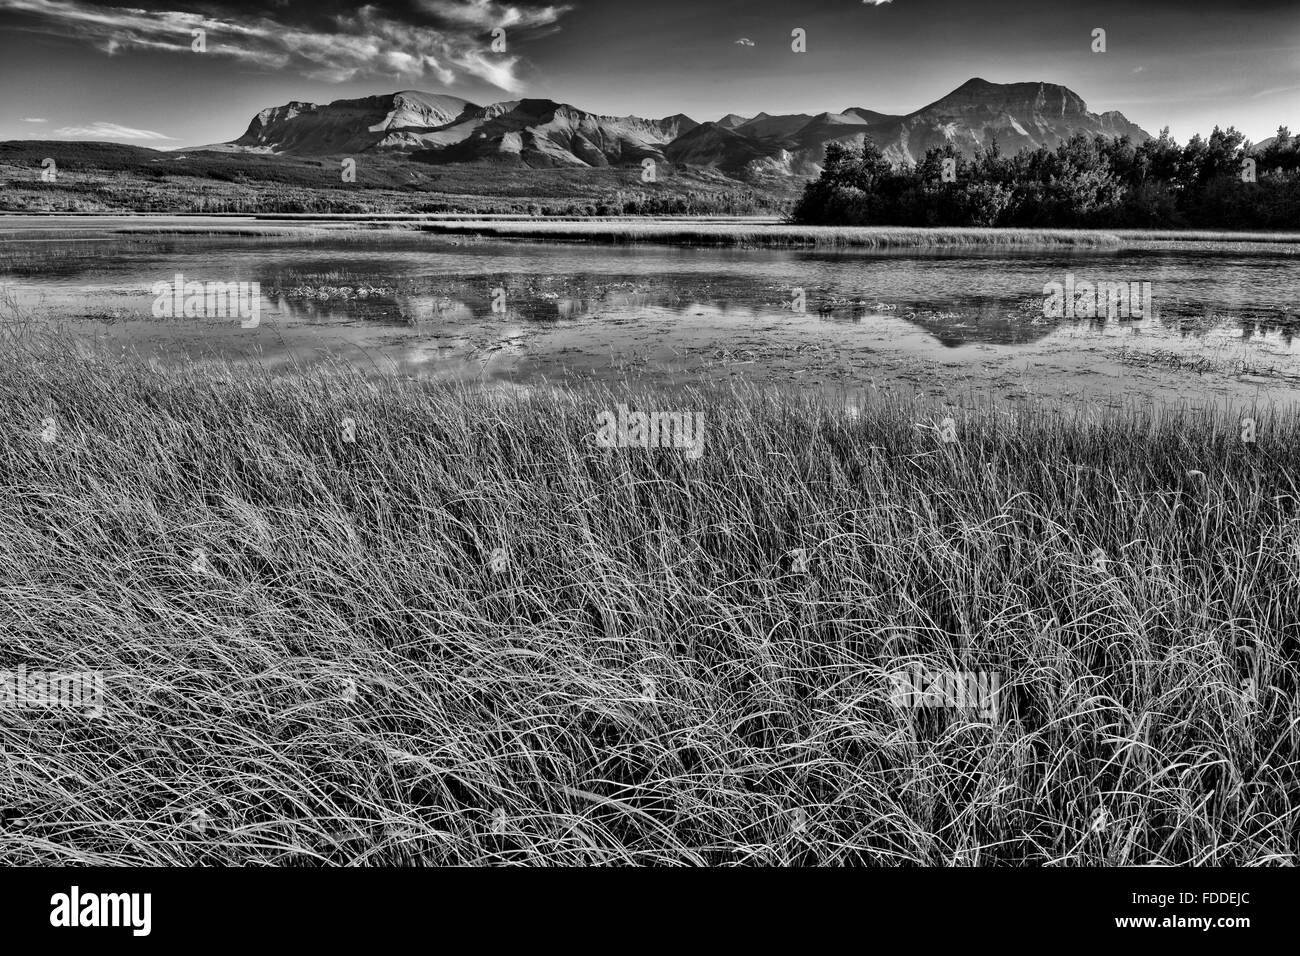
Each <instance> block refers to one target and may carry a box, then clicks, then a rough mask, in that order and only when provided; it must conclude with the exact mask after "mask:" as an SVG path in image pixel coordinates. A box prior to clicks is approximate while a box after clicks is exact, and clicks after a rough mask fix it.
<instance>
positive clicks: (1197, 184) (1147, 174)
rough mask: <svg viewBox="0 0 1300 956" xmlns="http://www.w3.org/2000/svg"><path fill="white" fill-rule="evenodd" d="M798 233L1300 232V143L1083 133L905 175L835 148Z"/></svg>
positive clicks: (949, 154) (904, 170)
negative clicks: (877, 229) (863, 228)
mask: <svg viewBox="0 0 1300 956" xmlns="http://www.w3.org/2000/svg"><path fill="white" fill-rule="evenodd" d="M792 216H793V219H794V221H795V222H800V223H813V224H822V225H889V226H1020V227H1043V228H1050V227H1115V228H1121V227H1127V228H1147V229H1159V228H1196V229H1211V228H1213V229H1294V228H1298V227H1300V136H1292V135H1291V132H1290V130H1289V129H1288V128H1287V127H1285V126H1283V127H1281V128H1279V129H1278V131H1277V136H1276V137H1275V138H1274V139H1273V141H1272V142H1271V143H1269V144H1268V145H1267V146H1266V147H1264V148H1263V149H1252V148H1251V145H1250V143H1249V142H1248V141H1247V140H1246V138H1245V137H1244V136H1243V135H1242V134H1241V133H1240V132H1238V131H1237V130H1236V129H1235V128H1233V127H1229V128H1228V129H1227V130H1222V129H1220V128H1219V127H1217V126H1216V127H1215V128H1214V132H1213V133H1211V134H1210V136H1209V138H1208V139H1205V138H1202V137H1201V136H1200V134H1197V135H1195V136H1193V137H1192V139H1191V140H1190V141H1189V142H1188V143H1187V144H1186V145H1184V146H1179V145H1178V143H1176V142H1175V141H1174V139H1173V137H1171V136H1170V135H1169V129H1168V127H1166V128H1165V129H1163V130H1161V132H1160V135H1159V136H1157V137H1154V138H1152V139H1149V140H1147V141H1146V142H1144V143H1142V144H1141V145H1134V143H1133V142H1132V141H1131V140H1130V138H1129V137H1127V136H1124V137H1121V138H1118V139H1111V138H1109V137H1106V136H1093V137H1090V136H1088V135H1087V134H1085V133H1078V134H1076V135H1074V136H1073V137H1071V138H1070V139H1068V140H1066V141H1064V142H1062V143H1061V144H1059V145H1058V146H1057V147H1056V148H1055V149H1047V148H1046V147H1040V148H1038V149H1029V148H1026V149H1022V150H1020V151H1019V152H1017V153H1015V154H1014V155H1004V154H1003V153H1002V152H1001V150H1000V149H999V148H998V145H997V143H996V141H994V142H993V143H992V144H991V145H990V146H988V147H979V148H977V150H976V152H975V155H974V157H972V158H969V159H968V158H966V157H964V156H963V155H962V154H961V153H960V152H959V151H958V150H957V149H955V148H954V147H953V146H952V145H951V144H947V145H945V146H943V147H942V148H935V149H931V150H929V151H927V152H926V154H925V157H924V158H923V159H922V160H921V161H920V162H918V163H916V164H914V165H911V166H899V167H894V166H892V165H891V164H890V162H889V161H888V160H886V159H885V158H884V156H883V155H882V153H881V151H880V149H879V147H878V146H876V144H875V143H873V142H871V141H870V140H866V141H865V142H864V143H863V144H862V145H861V146H853V145H848V144H844V143H830V144H828V146H827V147H826V162H825V165H824V167H823V169H822V173H821V176H820V177H819V178H818V179H815V180H813V181H811V182H809V183H808V184H807V186H806V187H805V188H804V192H803V195H802V197H801V198H800V199H799V201H798V202H797V203H796V204H795V207H794V210H793V213H792Z"/></svg>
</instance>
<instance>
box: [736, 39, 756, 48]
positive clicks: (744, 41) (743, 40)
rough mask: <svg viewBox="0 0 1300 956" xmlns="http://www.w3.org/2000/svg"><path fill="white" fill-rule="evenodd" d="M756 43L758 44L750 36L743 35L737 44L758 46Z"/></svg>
mask: <svg viewBox="0 0 1300 956" xmlns="http://www.w3.org/2000/svg"><path fill="white" fill-rule="evenodd" d="M756 45H757V44H755V43H754V41H753V40H751V39H750V38H749V37H741V38H740V39H739V40H737V41H736V46H756Z"/></svg>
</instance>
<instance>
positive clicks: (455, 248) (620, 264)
mask: <svg viewBox="0 0 1300 956" xmlns="http://www.w3.org/2000/svg"><path fill="white" fill-rule="evenodd" d="M177 273H180V274H183V275H184V277H185V280H186V281H221V282H257V283H259V284H260V291H261V303H260V304H261V321H260V325H259V326H258V327H257V328H256V329H243V328H240V326H239V323H238V322H237V320H232V319H194V318H191V319H156V318H154V317H153V315H152V313H151V307H152V305H153V302H154V295H153V294H152V293H151V291H150V289H151V287H152V286H153V285H154V284H155V283H158V282H160V281H161V282H170V281H171V280H172V278H173V276H174V275H175V274H177ZM1067 274H1072V275H1073V276H1074V277H1076V279H1086V280H1091V281H1106V282H1111V281H1118V282H1149V283H1151V288H1152V300H1153V304H1154V314H1153V315H1150V316H1145V317H1142V318H1135V319H1124V320H1106V319H1092V320H1089V319H1047V318H1044V316H1043V308H1042V303H1043V287H1044V284H1045V283H1048V282H1053V281H1058V282H1059V281H1064V279H1065V277H1066V275H1067ZM0 286H3V289H4V291H5V292H6V293H7V294H8V297H9V299H10V301H11V302H16V303H17V305H18V306H19V308H20V310H21V311H23V312H24V313H30V314H34V315H35V316H36V317H37V318H38V319H39V320H40V321H43V322H58V323H60V324H63V325H66V326H67V327H69V328H71V329H72V330H73V331H74V332H76V333H77V334H80V335H83V336H86V337H87V338H91V339H94V340H96V341H99V342H101V343H102V344H105V345H108V346H110V347H113V348H129V349H132V350H136V351H140V352H143V353H146V354H149V355H151V356H153V357H154V358H156V359H158V360H161V361H177V362H181V361H184V362H189V361H196V360H205V359H222V360H234V361H243V360H256V361H259V362H262V363H264V364H268V365H271V366H273V367H277V366H281V365H283V364H285V363H288V362H312V361H316V360H321V359H325V358H329V357H341V358H343V359H345V360H348V361H363V362H365V363H367V364H368V365H369V366H370V367H373V368H375V369H377V370H379V371H380V372H381V373H397V374H426V375H434V376H443V377H456V378H479V379H481V378H487V379H510V380H515V381H519V382H523V383H527V382H529V381H533V380H540V379H554V378H559V377H563V376H566V375H581V376H594V377H605V376H612V377H620V378H624V377H629V376H633V377H635V376H641V377H646V378H649V379H653V380H657V381H661V382H663V383H665V384H683V383H689V382H691V381H695V380H703V379H718V378H728V377H733V378H734V377H744V378H751V379H758V380H763V381H769V380H770V381H773V382H777V383H781V384H795V385H798V386H800V387H804V386H820V387H833V386H843V385H844V384H846V383H848V384H852V383H854V382H869V383H870V384H873V385H877V384H881V385H885V386H887V387H908V388H915V389H916V390H918V391H927V390H932V391H940V392H942V391H948V390H951V389H953V388H958V389H960V388H973V389H981V388H991V389H992V390H994V391H995V392H998V393H999V394H1001V395H1003V396H1004V397H1018V396H1019V397H1023V396H1024V395H1031V394H1035V393H1040V394H1067V395H1076V394H1077V395H1082V394H1084V393H1087V394H1091V395H1094V396H1100V397H1106V396H1109V397H1111V398H1120V397H1123V394H1124V393H1125V392H1131V391H1133V390H1135V389H1136V390H1137V391H1140V392H1150V393H1152V394H1158V393H1159V394H1164V393H1169V394H1164V397H1172V396H1173V395H1176V394H1177V392H1178V391H1179V390H1180V389H1183V390H1186V388H1187V387H1188V386H1189V385H1194V386H1195V387H1196V388H1198V389H1203V390H1206V391H1207V392H1217V393H1220V394H1222V395H1223V396H1225V397H1228V396H1231V397H1236V398H1242V397H1245V398H1252V397H1253V398H1258V397H1260V395H1261V394H1263V395H1265V397H1270V398H1288V400H1289V398H1290V392H1291V391H1292V390H1293V389H1294V388H1295V385H1296V384H1297V382H1298V381H1300V345H1297V342H1296V339H1295V338H1294V335H1295V333H1296V332H1297V330H1298V329H1300V314H1298V313H1297V304H1296V295H1297V292H1298V291H1300V256H1296V255H1288V254H1285V253H1280V254H1279V253H1276V252H1269V253H1256V252H1229V253H1217V252H1216V253H1199V252H1198V253H1166V252H1133V251H1127V252H1113V251H1077V250H1074V251H1057V250H1050V251H1041V250H1040V251H996V252H995V251H990V250H987V249H985V250H977V251H960V252H945V253H934V252H915V251H888V252H865V251H854V252H846V253H835V254H831V253H824V252H811V251H789V250H737V249H712V248H674V247H665V246H650V245H644V246H599V245H578V244H564V243H541V242H502V241H494V240H493V241H489V240H474V239H469V240H466V239H448V238H441V237H435V236H427V235H420V234H411V233H383V234H376V235H375V236H374V237H370V236H364V235H362V236H358V234H357V233H351V234H349V235H348V236H342V235H337V236H329V235H325V236H322V237H316V238H301V237H293V238H248V237H237V236H210V237H201V236H171V235H162V236H159V235H149V234H144V235H137V236H123V235H115V234H112V233H110V232H98V231H97V230H96V229H93V228H87V227H85V226H84V225H82V226H76V225H68V226H64V225H61V224H55V225H53V226H51V225H49V224H42V231H40V232H35V231H27V230H23V229H9V230H4V229H0ZM799 289H802V290H804V297H805V301H806V311H805V312H803V313H799V312H797V311H795V310H793V309H792V308H791V301H792V299H793V298H794V296H795V295H796V294H797V292H796V290H799ZM497 290H502V291H501V292H498V291H497ZM494 302H495V305H496V310H495V311H494V307H493V306H494Z"/></svg>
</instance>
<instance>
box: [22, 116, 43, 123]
mask: <svg viewBox="0 0 1300 956" xmlns="http://www.w3.org/2000/svg"><path fill="white" fill-rule="evenodd" d="M23 122H24V123H48V122H49V120H47V119H46V118H45V117H43V116H24V117H23Z"/></svg>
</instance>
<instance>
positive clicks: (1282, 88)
mask: <svg viewBox="0 0 1300 956" xmlns="http://www.w3.org/2000/svg"><path fill="white" fill-rule="evenodd" d="M1292 90H1300V86H1275V87H1273V88H1271V89H1267V90H1260V91H1259V92H1258V93H1252V94H1251V97H1250V98H1251V99H1252V100H1257V99H1259V98H1260V97H1261V96H1273V95H1275V94H1277V93H1290V92H1291V91H1292Z"/></svg>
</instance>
